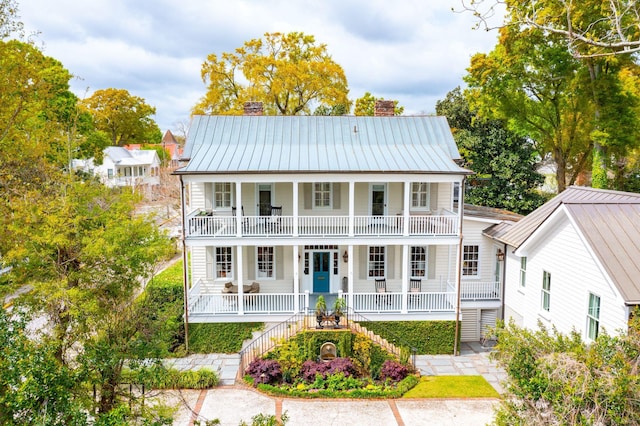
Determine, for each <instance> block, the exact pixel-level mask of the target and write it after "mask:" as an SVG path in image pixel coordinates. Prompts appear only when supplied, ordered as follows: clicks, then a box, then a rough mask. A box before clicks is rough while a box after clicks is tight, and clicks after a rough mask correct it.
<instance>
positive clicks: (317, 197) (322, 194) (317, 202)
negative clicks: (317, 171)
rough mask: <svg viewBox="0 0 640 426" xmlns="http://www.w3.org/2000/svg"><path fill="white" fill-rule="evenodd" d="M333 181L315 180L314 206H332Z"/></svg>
mask: <svg viewBox="0 0 640 426" xmlns="http://www.w3.org/2000/svg"><path fill="white" fill-rule="evenodd" d="M331 193H332V191H331V183H330V182H315V183H314V184H313V207H314V208H331V201H332V200H331Z"/></svg>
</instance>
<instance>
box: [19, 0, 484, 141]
mask: <svg viewBox="0 0 640 426" xmlns="http://www.w3.org/2000/svg"><path fill="white" fill-rule="evenodd" d="M452 7H459V3H458V2H457V1H456V0H450V1H448V2H445V1H437V2H425V1H423V0H394V1H393V2H389V1H385V0H350V1H344V0H323V1H317V0H314V1H312V0H298V1H295V2H292V1H286V0H234V1H226V0H208V1H201V0H181V1H178V0H93V1H91V2H87V1H82V0H57V1H56V2H52V1H51V0H22V4H21V5H20V15H21V17H22V20H23V22H24V23H25V25H26V26H27V28H28V29H30V30H38V31H40V35H39V36H38V37H39V40H41V41H42V42H43V43H44V48H45V54H47V55H49V56H53V57H54V58H56V59H58V60H60V61H61V62H62V63H63V65H64V66H65V67H66V68H68V69H69V70H70V71H71V72H72V73H73V74H74V75H76V76H78V77H79V78H80V79H79V80H76V81H74V82H73V83H72V89H73V90H74V91H75V92H76V94H78V96H81V97H82V96H84V95H85V91H86V89H87V88H89V92H88V93H89V94H90V93H91V92H93V91H94V90H97V89H104V88H108V87H114V88H122V89H127V90H128V91H129V92H130V93H132V94H133V95H136V96H141V97H143V98H145V99H146V101H147V102H148V103H149V104H151V105H154V106H155V107H156V109H157V114H156V121H157V122H158V124H159V125H160V127H161V128H162V129H163V130H165V129H167V128H171V127H172V126H173V124H174V123H175V122H178V121H184V120H186V119H188V117H189V114H190V110H191V107H192V106H193V105H194V104H195V103H196V102H197V100H198V99H199V98H200V97H201V96H202V95H204V93H205V86H204V84H203V82H202V80H201V78H200V67H201V65H202V62H203V61H204V59H205V58H206V56H207V55H208V54H210V53H218V54H219V53H222V52H228V51H232V50H234V49H235V48H237V47H240V46H241V45H242V43H243V42H244V41H246V40H250V39H252V38H258V37H261V36H262V35H263V34H264V33H265V32H276V31H279V32H290V31H301V32H304V33H305V34H311V35H314V36H315V38H316V41H317V42H319V43H324V44H326V45H327V49H328V51H329V53H330V54H331V55H332V56H333V58H334V60H335V61H336V62H337V63H339V64H340V65H342V67H343V68H344V70H345V73H346V76H347V79H348V81H349V87H350V89H351V90H350V97H351V98H352V99H355V98H357V97H360V96H362V95H363V94H364V92H365V91H369V92H371V93H373V94H374V95H375V96H383V97H385V98H390V99H398V100H399V101H400V103H401V104H402V105H404V106H405V113H419V112H433V111H434V109H435V101H436V100H438V99H442V98H443V97H444V96H445V95H446V93H447V92H448V91H449V90H451V89H453V88H454V87H456V86H457V85H460V84H462V76H463V75H464V74H465V68H466V67H467V66H468V65H469V59H470V57H471V55H472V54H473V53H475V52H479V51H484V52H487V51H489V50H490V49H491V48H492V47H493V45H494V44H495V40H496V34H495V33H484V32H482V31H473V30H472V29H471V27H472V25H473V17H472V16H471V15H470V14H456V13H453V12H451V8H452Z"/></svg>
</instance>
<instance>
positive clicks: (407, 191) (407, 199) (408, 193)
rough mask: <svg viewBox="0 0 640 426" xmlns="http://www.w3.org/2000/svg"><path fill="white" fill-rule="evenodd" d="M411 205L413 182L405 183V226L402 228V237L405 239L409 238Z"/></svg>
mask: <svg viewBox="0 0 640 426" xmlns="http://www.w3.org/2000/svg"><path fill="white" fill-rule="evenodd" d="M410 203H411V182H406V181H405V182H404V203H403V205H404V208H403V209H402V216H403V221H404V226H403V227H402V235H404V236H405V237H407V236H409V219H410V216H409V209H410V208H411V207H410Z"/></svg>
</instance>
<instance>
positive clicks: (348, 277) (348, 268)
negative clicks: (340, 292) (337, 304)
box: [347, 244, 353, 309]
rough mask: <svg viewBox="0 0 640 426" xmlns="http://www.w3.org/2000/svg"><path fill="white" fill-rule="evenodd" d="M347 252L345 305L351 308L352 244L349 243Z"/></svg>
mask: <svg viewBox="0 0 640 426" xmlns="http://www.w3.org/2000/svg"><path fill="white" fill-rule="evenodd" d="M347 253H348V254H349V262H347V280H348V282H347V289H348V290H347V291H348V292H349V296H348V297H347V305H348V306H349V307H351V308H352V309H353V245H351V244H349V247H348V248H347Z"/></svg>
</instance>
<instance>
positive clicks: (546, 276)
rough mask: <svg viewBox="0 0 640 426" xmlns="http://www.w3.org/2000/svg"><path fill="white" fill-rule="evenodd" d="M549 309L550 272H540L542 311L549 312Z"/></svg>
mask: <svg viewBox="0 0 640 426" xmlns="http://www.w3.org/2000/svg"><path fill="white" fill-rule="evenodd" d="M550 307H551V272H547V271H543V272H542V309H544V310H545V311H547V312H549V308H550Z"/></svg>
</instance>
